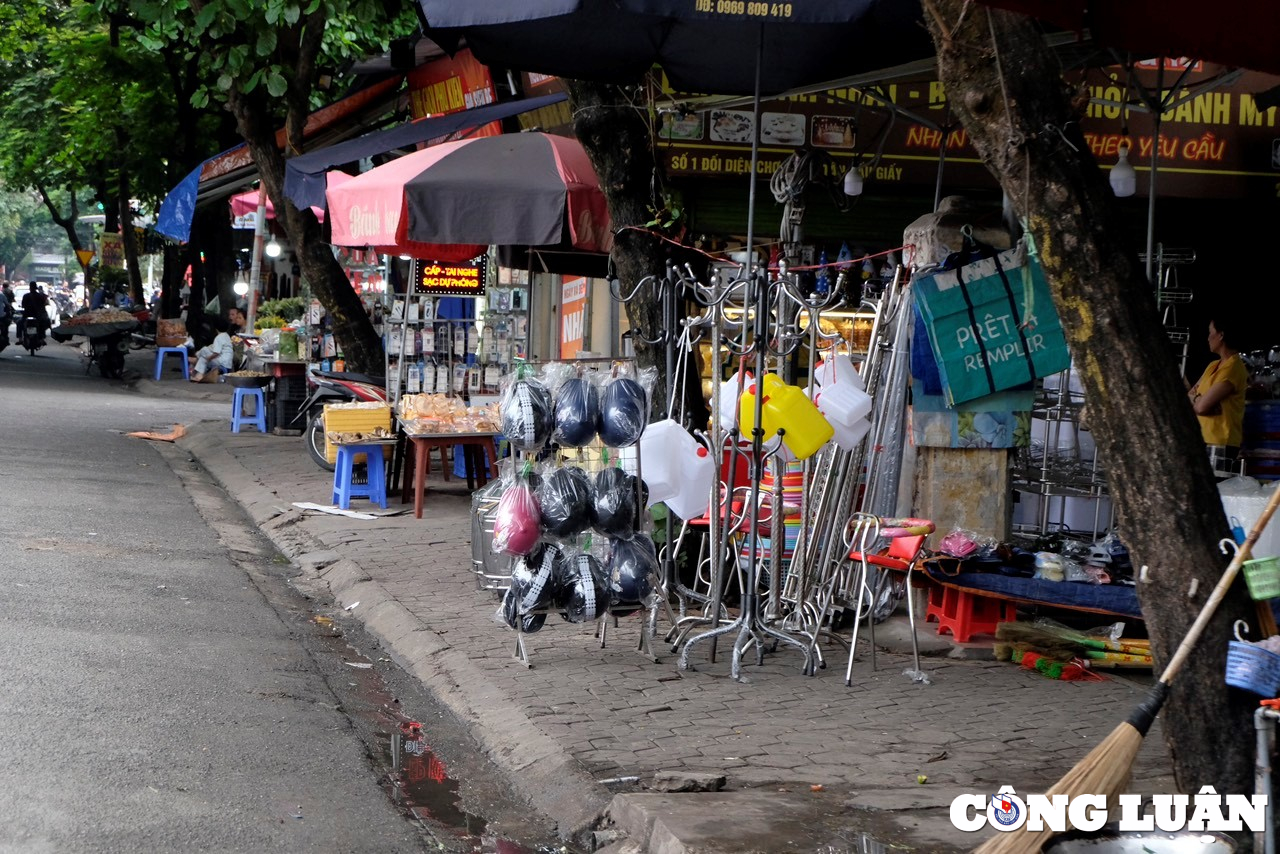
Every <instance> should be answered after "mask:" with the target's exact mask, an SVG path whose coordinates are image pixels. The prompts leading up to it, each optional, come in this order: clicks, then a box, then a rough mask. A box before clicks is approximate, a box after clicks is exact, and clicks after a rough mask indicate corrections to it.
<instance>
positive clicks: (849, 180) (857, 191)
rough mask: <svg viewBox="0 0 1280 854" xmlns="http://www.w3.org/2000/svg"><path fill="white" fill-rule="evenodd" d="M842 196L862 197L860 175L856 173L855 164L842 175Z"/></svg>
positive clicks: (856, 167)
mask: <svg viewBox="0 0 1280 854" xmlns="http://www.w3.org/2000/svg"><path fill="white" fill-rule="evenodd" d="M844 194H845V195H846V196H861V195H862V173H861V172H859V171H858V164H857V163H856V162H855V163H854V164H853V165H852V166H850V167H849V171H848V172H846V173H844Z"/></svg>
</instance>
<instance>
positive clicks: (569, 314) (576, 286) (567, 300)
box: [560, 276, 587, 359]
mask: <svg viewBox="0 0 1280 854" xmlns="http://www.w3.org/2000/svg"><path fill="white" fill-rule="evenodd" d="M562 288H563V290H562V291H561V299H560V358H561V359H576V358H577V357H578V351H580V350H581V349H582V344H583V341H584V340H585V339H586V323H587V280H586V279H585V278H582V277H581V276H579V277H576V278H572V279H565V280H564V284H563V286H562Z"/></svg>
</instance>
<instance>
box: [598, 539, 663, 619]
mask: <svg viewBox="0 0 1280 854" xmlns="http://www.w3.org/2000/svg"><path fill="white" fill-rule="evenodd" d="M609 546H610V550H609V570H608V572H609V589H610V591H611V592H612V594H613V601H614V602H616V603H619V604H628V605H629V604H634V603H642V602H644V601H645V600H647V599H648V598H649V596H650V595H652V594H653V588H654V583H655V579H656V576H657V573H658V553H657V550H656V549H655V548H654V545H653V540H651V539H649V537H648V536H646V535H644V534H641V535H640V536H638V537H633V538H632V539H630V540H611V541H610V543H609Z"/></svg>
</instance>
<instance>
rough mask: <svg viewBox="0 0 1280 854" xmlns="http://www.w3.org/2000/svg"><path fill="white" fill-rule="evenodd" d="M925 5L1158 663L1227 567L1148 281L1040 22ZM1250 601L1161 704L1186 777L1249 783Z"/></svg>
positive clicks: (1244, 786) (942, 3)
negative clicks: (1098, 476) (1079, 398)
mask: <svg viewBox="0 0 1280 854" xmlns="http://www.w3.org/2000/svg"><path fill="white" fill-rule="evenodd" d="M924 8H925V11H926V14H925V18H926V23H927V25H928V27H929V30H930V33H931V34H932V36H933V39H934V43H935V45H936V47H937V52H938V70H939V77H940V79H941V81H942V84H943V86H944V89H945V91H946V93H947V100H948V103H949V105H950V107H951V109H952V110H954V111H955V112H956V114H957V115H958V116H959V118H960V119H961V121H962V122H963V123H964V127H965V130H966V131H967V132H968V134H969V139H970V142H971V143H972V144H973V146H974V148H975V149H976V150H977V152H978V154H979V155H980V156H981V157H982V159H983V161H984V162H985V163H986V165H987V168H988V169H990V170H991V172H992V174H993V175H995V176H996V177H997V178H998V179H999V181H1000V184H1001V186H1002V187H1003V188H1004V191H1005V193H1006V194H1007V195H1008V197H1009V198H1010V199H1011V200H1012V203H1013V205H1014V208H1015V209H1016V210H1017V212H1018V214H1019V215H1020V216H1021V217H1022V218H1023V220H1024V222H1025V224H1026V227H1027V230H1028V231H1029V232H1030V234H1031V235H1032V236H1034V239H1035V242H1036V245H1037V247H1038V249H1039V253H1040V261H1041V263H1042V264H1043V266H1044V271H1045V274H1046V276H1047V278H1048V281H1049V285H1050V287H1051V290H1052V292H1053V297H1054V302H1055V304H1056V305H1057V308H1058V313H1059V315H1060V316H1061V319H1062V325H1063V328H1064V329H1065V331H1066V335H1067V340H1068V344H1069V346H1070V348H1071V354H1072V358H1073V360H1074V363H1075V365H1076V367H1077V369H1078V370H1079V373H1080V377H1081V381H1082V383H1083V385H1084V390H1085V399H1086V401H1087V404H1088V406H1087V409H1088V422H1089V427H1090V430H1091V431H1092V433H1093V435H1094V437H1095V439H1096V441H1097V445H1098V449H1099V453H1100V455H1101V458H1102V464H1103V465H1104V466H1105V468H1106V470H1107V473H1108V483H1109V484H1110V490H1111V494H1112V497H1113V499H1114V502H1115V506H1116V509H1117V515H1118V519H1119V523H1120V524H1119V530H1120V533H1121V535H1122V537H1123V538H1124V541H1125V543H1126V544H1127V545H1128V546H1129V549H1130V551H1131V553H1132V556H1133V563H1134V566H1135V567H1137V566H1144V565H1145V566H1149V567H1150V571H1149V572H1150V574H1149V580H1148V581H1146V582H1142V581H1139V584H1138V595H1139V597H1140V599H1141V602H1142V611H1143V616H1144V618H1145V619H1146V622H1147V628H1148V630H1149V631H1150V634H1151V638H1152V651H1153V653H1154V655H1155V660H1156V664H1157V667H1162V666H1163V664H1164V663H1165V662H1167V661H1168V660H1169V658H1170V657H1171V655H1172V653H1173V651H1174V649H1175V648H1176V647H1177V645H1178V643H1179V642H1180V641H1181V639H1182V638H1183V636H1184V634H1185V633H1186V631H1187V629H1188V628H1189V627H1190V625H1191V623H1192V622H1193V620H1194V619H1195V616H1196V614H1197V613H1198V612H1199V610H1200V608H1201V606H1202V605H1203V603H1204V601H1205V599H1206V597H1207V595H1208V593H1209V591H1210V590H1211V589H1212V588H1213V586H1214V584H1215V583H1216V582H1217V580H1218V578H1219V576H1220V575H1221V573H1222V570H1223V568H1224V566H1225V563H1226V561H1225V559H1224V557H1223V556H1222V554H1221V553H1220V552H1219V551H1218V549H1217V545H1216V544H1217V542H1218V540H1219V539H1220V538H1221V537H1223V536H1224V535H1226V534H1227V532H1228V530H1229V528H1228V527H1227V522H1226V518H1225V516H1224V514H1223V510H1222V505H1221V503H1220V500H1219V497H1218V492H1217V489H1216V487H1215V483H1214V479H1213V473H1212V469H1211V467H1210V464H1209V460H1208V457H1207V455H1206V453H1205V446H1204V442H1203V441H1202V439H1201V437H1200V429H1199V426H1198V424H1197V422H1196V419H1195V417H1194V415H1193V413H1192V411H1191V407H1190V405H1189V404H1188V403H1187V398H1186V393H1185V389H1184V387H1183V384H1182V381H1181V379H1180V378H1179V376H1178V372H1177V367H1176V362H1175V360H1174V358H1173V356H1172V349H1171V348H1170V346H1169V344H1168V339H1167V337H1166V334H1165V331H1164V329H1163V327H1162V326H1161V322H1160V318H1159V315H1158V313H1157V310H1156V304H1155V298H1154V293H1153V286H1152V284H1151V283H1150V282H1148V281H1147V279H1146V277H1145V274H1144V272H1143V268H1142V267H1141V266H1140V264H1139V262H1138V258H1137V255H1136V253H1135V251H1134V249H1133V247H1132V246H1130V245H1128V243H1127V242H1126V241H1125V240H1124V238H1123V235H1124V230H1123V229H1122V227H1121V224H1120V222H1119V221H1118V219H1117V213H1116V207H1115V205H1114V204H1113V203H1112V196H1111V191H1110V188H1109V186H1108V183H1107V181H1106V179H1105V178H1104V177H1103V174H1102V172H1101V170H1100V169H1099V168H1098V165H1097V163H1096V162H1095V161H1094V160H1093V158H1092V156H1091V155H1090V154H1089V147H1088V145H1087V143H1086V142H1085V140H1084V137H1083V135H1082V134H1081V132H1080V125H1079V118H1080V115H1079V113H1078V111H1076V110H1074V109H1073V107H1072V101H1071V98H1070V93H1069V92H1068V91H1067V90H1066V87H1065V84H1064V82H1063V80H1062V79H1061V77H1060V73H1059V68H1058V65H1057V60H1056V59H1055V58H1054V57H1053V55H1052V54H1051V53H1050V52H1049V51H1046V50H1045V49H1044V42H1043V40H1042V39H1041V38H1040V36H1039V33H1038V32H1037V30H1036V28H1035V26H1034V25H1033V24H1032V22H1031V21H1030V20H1029V19H1027V18H1025V17H1022V16H1020V15H1016V14H1012V13H1005V12H998V11H988V10H986V9H984V8H982V7H980V6H971V5H970V4H969V3H968V2H966V0H925V3H924ZM1002 69H1003V74H1002ZM1197 584H1198V589H1196V592H1195V593H1194V594H1192V593H1190V592H1189V591H1190V590H1191V588H1192V587H1193V585H1197ZM1253 613H1254V610H1253V608H1252V607H1251V603H1250V602H1249V600H1248V598H1247V596H1246V595H1245V593H1244V591H1243V589H1242V587H1241V586H1240V585H1237V586H1236V587H1235V588H1234V590H1233V592H1232V594H1231V595H1230V596H1229V597H1228V599H1227V601H1225V602H1224V603H1223V605H1222V607H1221V608H1220V609H1219V611H1218V615H1217V618H1216V619H1215V620H1214V621H1213V623H1212V624H1211V625H1210V627H1209V629H1208V631H1207V632H1206V633H1205V635H1204V636H1203V637H1202V639H1201V641H1200V643H1199V645H1198V647H1197V649H1196V651H1195V654H1194V655H1192V656H1191V658H1190V660H1189V661H1188V663H1187V665H1186V667H1185V669H1184V670H1183V672H1182V673H1181V675H1179V677H1178V678H1177V679H1175V680H1174V682H1173V685H1174V688H1173V692H1172V694H1171V697H1170V700H1169V702H1168V704H1167V706H1166V708H1165V711H1164V713H1163V715H1162V719H1163V729H1164V736H1165V741H1166V743H1167V745H1168V747H1169V750H1170V752H1171V754H1172V759H1173V767H1174V772H1175V775H1176V778H1177V782H1178V785H1179V787H1180V788H1181V789H1182V790H1183V791H1186V792H1190V791H1195V790H1198V788H1199V787H1200V786H1202V785H1205V784H1211V785H1213V786H1215V787H1216V788H1217V790H1218V791H1219V792H1247V791H1251V790H1252V785H1253V779H1252V761H1251V745H1252V743H1253V740H1252V737H1251V733H1252V732H1253V727H1252V724H1251V720H1250V712H1251V708H1250V705H1251V704H1250V703H1249V702H1247V701H1246V699H1245V698H1244V697H1243V696H1235V695H1233V694H1232V693H1231V692H1229V691H1228V689H1227V687H1226V685H1225V684H1224V683H1223V670H1224V666H1225V660H1226V649H1227V641H1228V640H1229V639H1230V627H1231V624H1232V621H1233V620H1235V619H1237V618H1244V617H1249V616H1252V615H1253Z"/></svg>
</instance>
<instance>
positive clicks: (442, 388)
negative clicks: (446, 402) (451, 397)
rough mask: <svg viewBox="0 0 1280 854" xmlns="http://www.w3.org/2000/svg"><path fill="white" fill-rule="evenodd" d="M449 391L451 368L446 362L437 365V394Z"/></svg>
mask: <svg viewBox="0 0 1280 854" xmlns="http://www.w3.org/2000/svg"><path fill="white" fill-rule="evenodd" d="M448 391H449V366H448V365H446V364H445V363H444V362H437V363H436V394H445V393H446V392H448Z"/></svg>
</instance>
